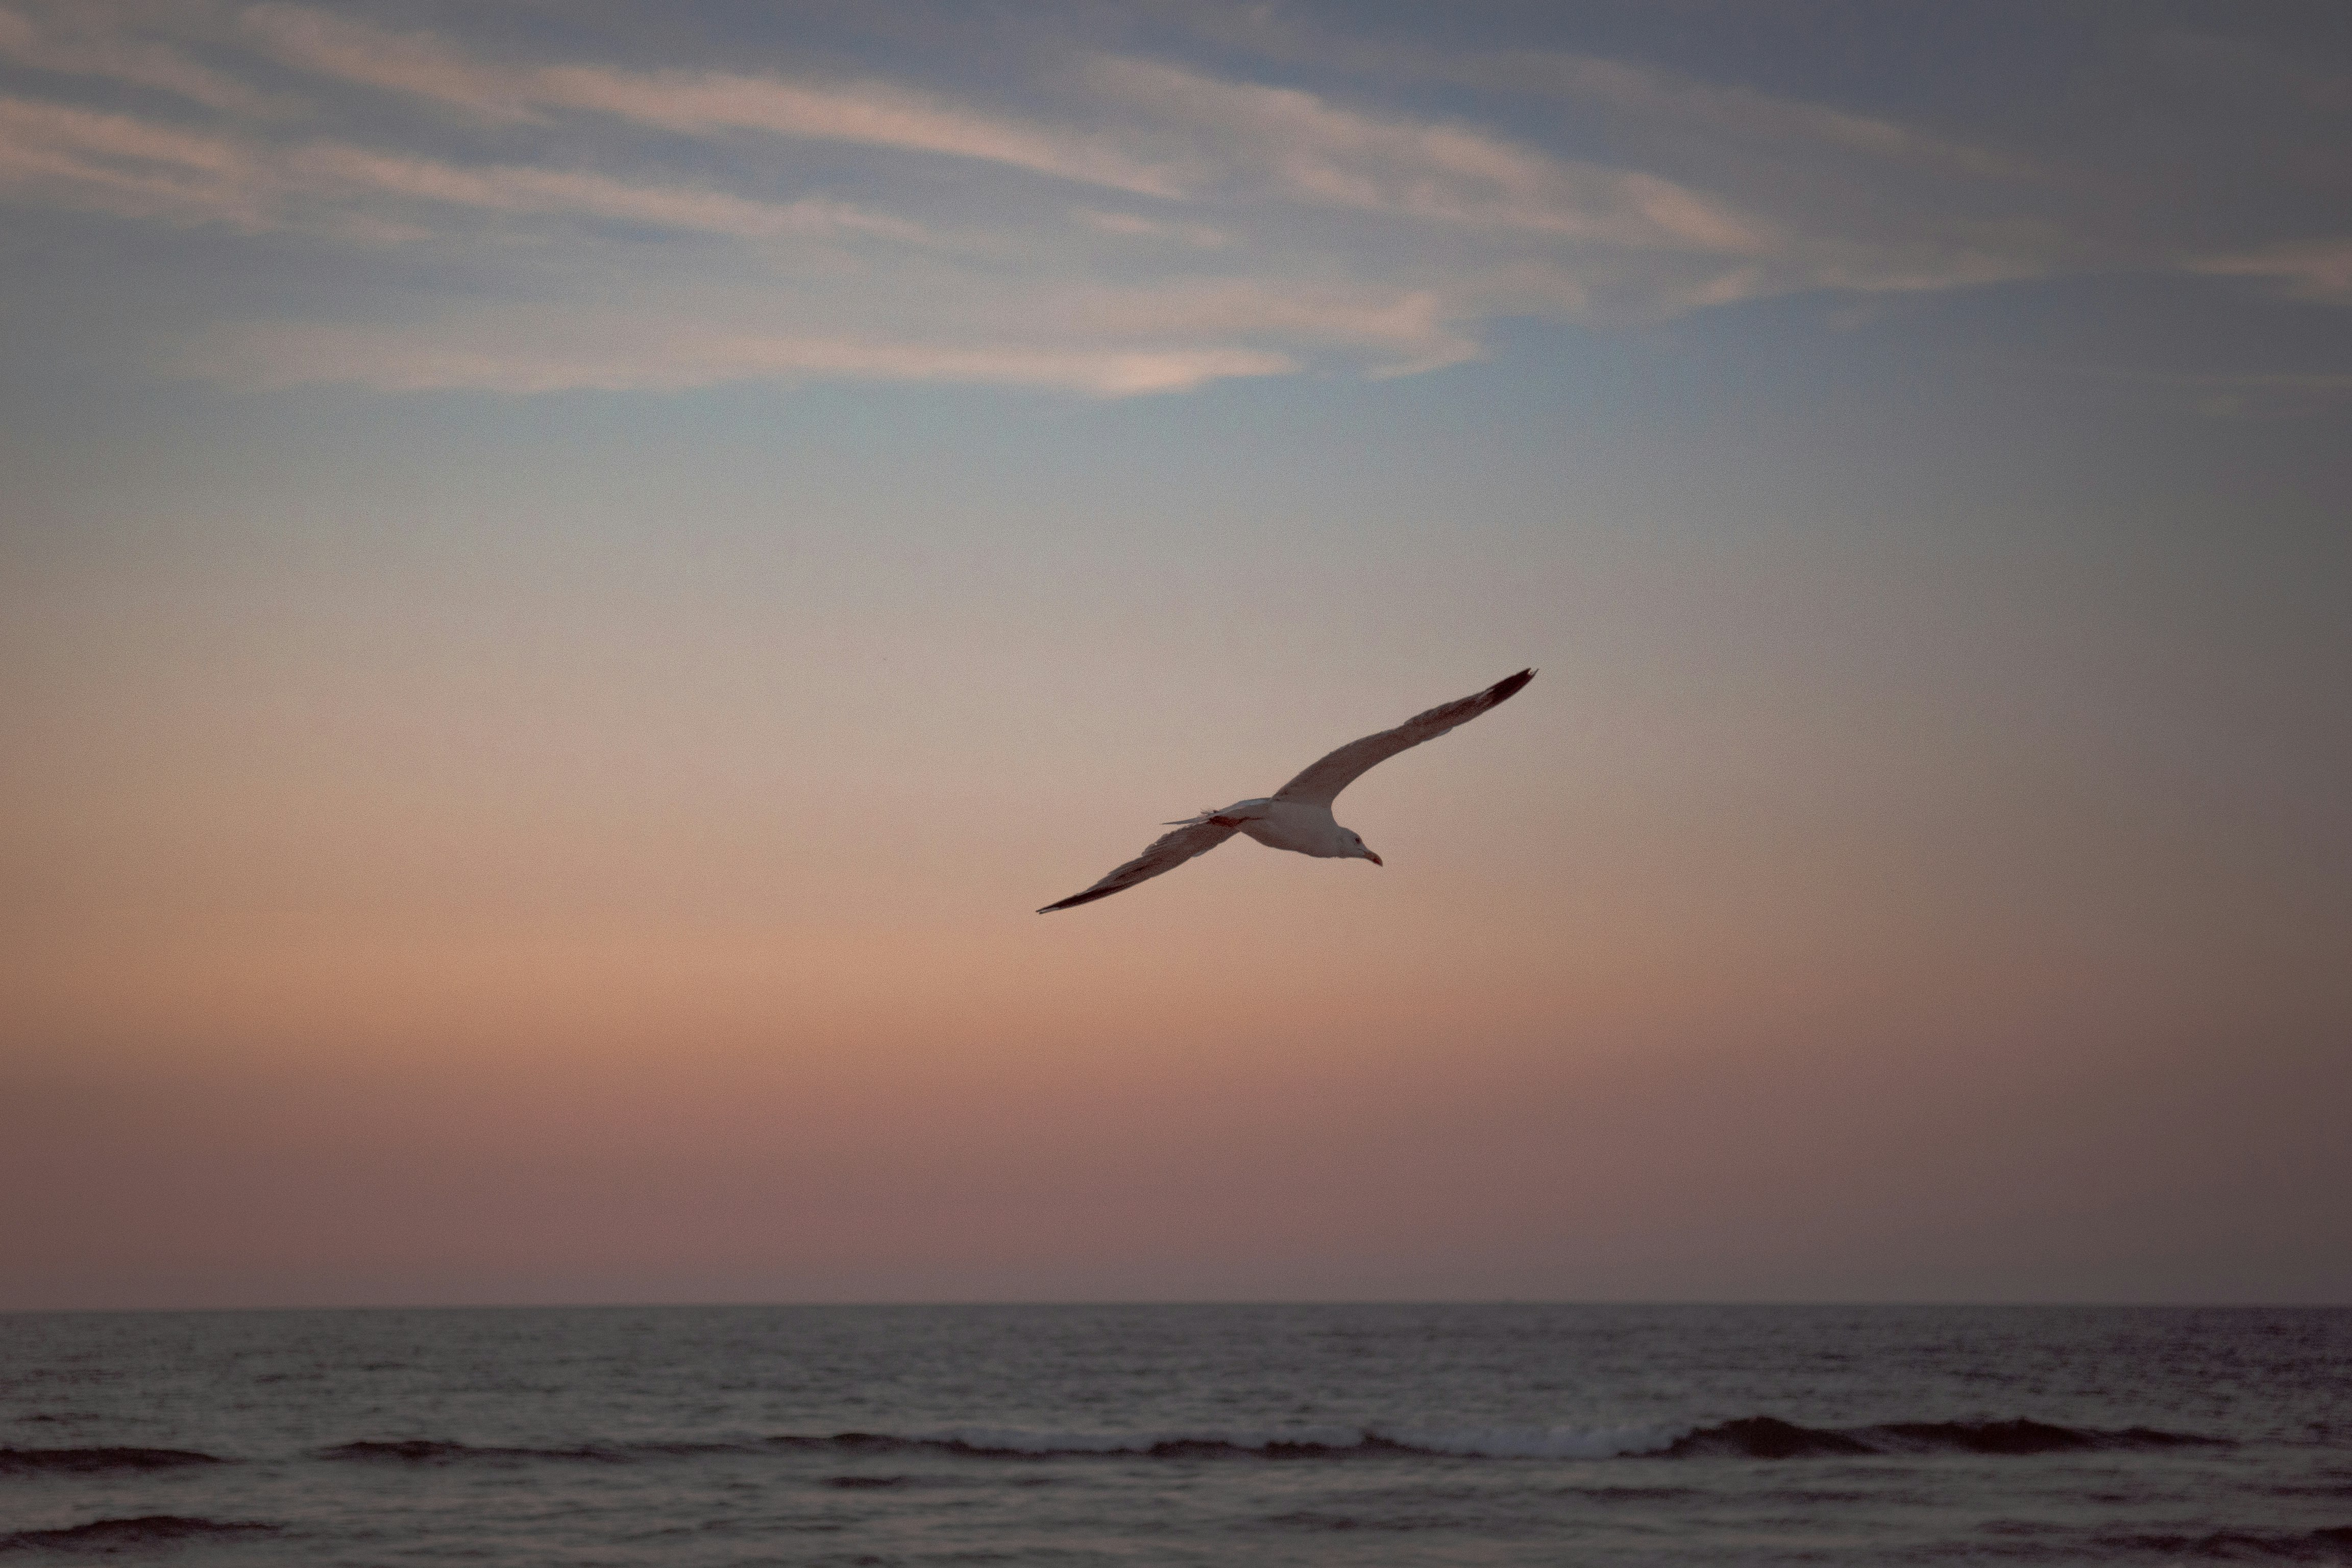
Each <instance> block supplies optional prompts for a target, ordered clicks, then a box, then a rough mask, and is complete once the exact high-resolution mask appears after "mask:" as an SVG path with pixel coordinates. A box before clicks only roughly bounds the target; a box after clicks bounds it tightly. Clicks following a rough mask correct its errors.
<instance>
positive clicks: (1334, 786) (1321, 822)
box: [1037, 669, 1536, 915]
mask: <svg viewBox="0 0 2352 1568" xmlns="http://www.w3.org/2000/svg"><path fill="white" fill-rule="evenodd" d="M1535 678H1536V672H1535V671H1534V670H1532V669H1523V670H1521V671H1519V672H1518V674H1517V675H1514V676H1510V677H1508V678H1507V679H1502V680H1498V681H1496V682H1495V684H1494V685H1492V686H1490V687H1488V688H1486V690H1484V691H1481V692H1479V693H1477V694H1476V695H1475V696H1471V697H1465V698H1463V699H1461V700H1458V701H1454V702H1442V703H1440V704H1438V705H1437V706H1436V707H1434V708H1433V709H1431V710H1429V711H1428V712H1426V713H1417V714H1415V715H1413V716H1412V718H1410V719H1408V720H1406V721H1404V722H1403V723H1402V724H1400V725H1398V726H1397V727H1396V728H1395V729H1393V730H1383V731H1381V732H1380V733H1379V734H1377V735H1367V736H1365V737H1364V738H1363V739H1362V740H1360V741H1350V742H1348V743H1347V744H1346V745H1344V746H1342V747H1340V748H1339V750H1338V751H1336V752H1332V753H1331V754H1330V755H1329V756H1328V757H1325V758H1324V759H1323V760H1322V761H1321V762H1319V763H1315V764H1314V765H1313V766H1312V767H1310V768H1308V769H1307V771H1306V772H1305V773H1300V774H1299V775H1298V776H1297V778H1295V779H1293V780H1291V781H1290V782H1289V783H1288V784H1285V785H1283V786H1282V787H1281V788H1280V789H1278V790H1276V791H1275V792H1274V794H1272V795H1266V796H1262V797H1260V798H1257V799H1253V800H1239V801H1235V802H1234V804H1233V805H1229V806H1227V807H1225V809H1224V810H1223V811H1204V812H1202V814H1201V815H1200V816H1192V817H1187V818H1185V819H1184V820H1183V821H1182V822H1170V823H1163V824H1161V826H1166V827H1173V828H1174V829H1175V830H1176V831H1175V832H1173V833H1163V834H1161V835H1160V837H1159V838H1157V839H1155V840H1153V842H1152V845H1151V847H1150V848H1149V849H1146V850H1145V851H1144V852H1143V853H1142V854H1140V855H1138V856H1137V857H1136V858H1134V859H1132V860H1129V862H1128V863H1127V864H1126V865H1124V866H1121V867H1120V868H1118V869H1117V870H1116V871H1113V872H1112V873H1111V874H1110V875H1108V877H1105V878H1104V879H1102V880H1101V881H1099V882H1097V883H1096V884H1095V885H1094V886H1093V887H1091V888H1088V889H1087V890H1086V891H1085V892H1083V893H1072V894H1071V895H1070V896H1069V897H1068V898H1066V899H1064V900H1062V901H1061V902H1059V903H1056V904H1047V905H1046V906H1045V908H1044V909H1042V910H1038V911H1037V912H1038V913H1039V914H1041V915H1044V914H1051V913H1052V912H1053V911H1054V910H1066V909H1069V908H1071V907H1073V906H1074V905H1077V904H1090V903H1092V902H1094V901H1095V900H1097V899H1108V898H1109V897H1110V896H1111V895H1112V894H1113V893H1123V892H1125V891H1127V889H1129V888H1132V887H1133V886H1135V885H1136V884H1137V883H1138V882H1146V881H1150V879H1152V878H1154V877H1157V876H1158V875H1160V873H1161V872H1162V871H1173V870H1174V869H1175V868H1177V867H1179V866H1181V865H1182V864H1183V863H1184V862H1185V861H1187V860H1190V859H1191V858H1192V857H1193V856H1195V855H1205V854H1207V853H1208V852H1209V851H1210V850H1212V849H1214V848H1215V847H1217V846H1218V845H1220V844H1223V842H1224V841H1225V840H1226V839H1228V838H1231V837H1233V836H1234V834H1236V833H1246V834H1248V835H1249V836H1250V837H1252V838H1255V839H1256V840H1257V841H1258V842H1259V843H1260V844H1263V845H1265V847H1267V848H1269V849H1291V850H1296V851H1297V853H1299V854H1301V855H1314V856H1318V857H1319V858H1323V859H1326V860H1370V862H1371V863H1372V864H1373V865H1375V866H1378V865H1381V864H1382V861H1381V858H1380V857H1379V856H1377V855H1375V854H1373V853H1372V852H1371V851H1370V849H1368V848H1366V847H1364V841H1363V840H1362V839H1361V838H1359V837H1356V835H1355V834H1354V833H1352V832H1350V831H1349V830H1348V829H1347V828H1344V827H1342V826H1339V823H1338V822H1337V821H1336V820H1334V819H1333V817H1332V816H1331V803H1332V802H1333V801H1334V800H1336V799H1338V798H1339V792H1340V791H1341V790H1343V789H1346V788H1347V787H1348V786H1349V784H1354V783H1355V782H1356V781H1357V780H1358V779H1360V778H1361V777H1363V776H1364V774H1365V773H1369V772H1370V771H1371V769H1372V768H1373V767H1374V766H1375V765H1376V764H1378V763H1384V762H1387V761H1388V760H1389V759H1390V758H1391V757H1393V756H1395V755H1396V754H1397V753H1398V752H1402V751H1409V750H1411V749H1412V747H1414V746H1418V745H1420V744H1421V743H1422V742H1423V741H1434V740H1435V739H1437V737H1438V736H1440V735H1443V734H1444V733H1445V732H1446V731H1448V730H1451V729H1453V728H1454V726H1455V725H1457V724H1466V723H1468V722H1469V721H1471V720H1473V719H1475V718H1476V717H1478V715H1479V714H1481V713H1484V712H1485V711H1486V710H1487V709H1489V708H1492V707H1494V706H1495V705H1496V703H1499V702H1505V701H1507V700H1510V699H1511V698H1512V697H1515V696H1517V694H1518V690H1519V688H1521V687H1522V686H1525V685H1526V684H1527V683H1528V681H1530V680H1533V679H1535Z"/></svg>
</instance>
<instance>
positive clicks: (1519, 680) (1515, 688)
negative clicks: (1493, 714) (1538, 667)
mask: <svg viewBox="0 0 2352 1568" xmlns="http://www.w3.org/2000/svg"><path fill="white" fill-rule="evenodd" d="M1535 678H1536V672H1535V671H1534V670H1533V669H1523V670H1521V671H1519V672H1518V674H1517V675H1512V676H1507V677H1505V678H1504V679H1501V680H1498V681H1496V682H1495V684H1494V685H1492V686H1490V687H1488V688H1486V700H1487V701H1488V702H1490V703H1492V702H1501V701H1504V700H1507V699H1509V698H1513V697H1517V695H1518V694H1519V688H1521V687H1523V686H1525V685H1526V684H1527V683H1528V681H1530V680H1533V679H1535Z"/></svg>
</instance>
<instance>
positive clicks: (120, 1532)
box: [0, 1513, 279, 1552]
mask: <svg viewBox="0 0 2352 1568" xmlns="http://www.w3.org/2000/svg"><path fill="white" fill-rule="evenodd" d="M278 1528H279V1527H278V1526H277V1525H274V1524H260V1523H256V1522H254V1521H247V1520H226V1521H224V1520H213V1519H184V1518H182V1517H181V1516H180V1515H178V1514H175V1513H151V1514H146V1515H143V1516H142V1517H141V1518H138V1519H95V1520H92V1521H90V1522H89V1523H88V1524H76V1525H70V1526H68V1527H67V1528H65V1529H63V1530H19V1531H16V1532H14V1533H13V1534H8V1535H0V1552H12V1551H26V1550H31V1549H33V1548H37V1547H48V1548H51V1549H56V1548H60V1547H62V1548H64V1549H66V1550H68V1551H72V1550H76V1549H79V1550H82V1551H89V1552H114V1551H117V1550H119V1549H121V1548H122V1547H125V1546H148V1545H154V1544H157V1543H160V1542H176V1541H195V1540H217V1539H219V1538H221V1537H223V1536H237V1535H274V1534H276V1533H277V1531H278Z"/></svg>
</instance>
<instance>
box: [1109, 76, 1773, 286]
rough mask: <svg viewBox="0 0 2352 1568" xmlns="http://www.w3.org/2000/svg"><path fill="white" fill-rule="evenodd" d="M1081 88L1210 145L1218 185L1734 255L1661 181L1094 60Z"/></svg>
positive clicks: (1736, 238) (1715, 216) (1418, 125)
mask: <svg viewBox="0 0 2352 1568" xmlns="http://www.w3.org/2000/svg"><path fill="white" fill-rule="evenodd" d="M1088 76H1089V79H1090V80H1091V81H1092V83H1093V84H1094V85H1095V86H1097V88H1098V89H1100V90H1101V91H1103V93H1104V94H1105V95H1106V96H1107V97H1108V99H1109V100H1111V101H1112V102H1113V103H1114V104H1115V105H1116V106H1117V107H1118V109H1119V110H1121V111H1122V112H1123V113H1124V114H1127V115H1130V116H1136V117H1139V118H1143V119H1146V120H1149V121H1155V122H1158V123H1160V124H1163V125H1171V126H1174V127H1178V128H1181V130H1182V131H1184V132H1188V133H1190V134H1191V135H1192V136H1193V137H1196V138H1199V139H1201V140H1202V141H1204V142H1208V143H1209V144H1211V145H1214V146H1218V147H1220V148H1221V149H1222V150H1223V153H1224V154H1225V156H1224V158H1223V177H1224V179H1225V181H1226V182H1227V183H1229V184H1234V185H1238V186H1240V187H1242V188H1243V189H1247V188H1248V187H1249V186H1250V185H1251V184H1255V183H1261V182H1262V183H1263V184H1265V185H1266V186H1268V187H1270V188H1271V189H1272V191H1273V192H1274V193H1276V194H1279V195H1285V196H1287V197H1290V198H1292V199H1295V200H1302V201H1307V202H1312V203H1317V204H1320V205H1331V206H1339V207H1350V208H1355V209H1357V210H1360V211H1364V212H1372V213H1382V214H1388V215H1391V216H1403V217H1410V218H1414V219H1419V220H1423V221H1427V222H1434V223H1446V224H1463V225H1469V226H1480V227H1490V228H1504V229H1521V230H1527V231H1529V232H1532V233H1538V234H1545V235H1550V236H1555V237H1561V238H1568V239H1580V240H1591V241H1598V242H1601V243H1606V244H1612V245H1622V246H1631V247H1643V248H1665V249H1697V250H1722V251H1748V250H1754V249H1756V248H1758V247H1759V245H1760V243H1761V241H1760V240H1759V237H1758V236H1757V235H1756V234H1755V232H1754V231H1753V230H1752V229H1751V228H1750V227H1749V226H1748V225H1747V224H1746V223H1745V222H1743V221H1742V220H1741V219H1740V218H1739V217H1738V216H1737V215H1735V214H1733V213H1732V212H1730V211H1729V210H1727V208H1725V207H1724V206H1723V205H1721V204H1719V203H1716V202H1712V201H1709V200H1708V199H1706V197H1704V196H1701V195H1697V194H1696V193H1695V192H1691V191H1687V190H1685V189H1683V188H1682V187H1680V186H1678V185H1675V184H1673V183H1671V182H1669V181H1665V180H1661V179H1656V178H1654V177H1653V176H1650V175H1647V174H1633V173H1626V172H1623V171H1620V170H1612V169H1602V168H1599V167H1596V166H1594V165H1591V164H1588V163H1574V162H1570V161H1568V160H1564V159H1559V158H1554V157H1550V156H1549V155H1547V154H1545V153H1540V152H1538V151H1536V150H1534V149H1532V148H1528V147H1523V146H1519V145H1516V144H1514V143H1512V142H1507V141H1506V140H1504V139H1503V138H1500V137H1497V136H1493V135H1489V134H1487V133H1486V132H1480V131H1477V130H1475V129H1473V128H1470V127H1465V126H1460V125H1450V124H1444V123H1441V122H1434V121H1417V120H1411V119H1404V118H1390V117H1381V116H1377V115H1371V114H1365V113H1362V112H1360V111H1357V110H1350V109H1347V108H1343V107H1340V106H1339V105H1335V104H1332V103H1330V102H1328V101H1327V100H1324V99H1322V98H1320V97H1318V96H1317V95H1316V94H1313V93H1310V92H1306V91H1302V90H1300V89H1296V88H1285V87H1268V86H1264V85H1260V84H1257V83H1251V82H1233V81H1225V80H1221V79H1217V78H1213V77H1209V76H1204V75H1202V74H1201V73H1199V72H1196V71H1191V70H1186V69H1182V68H1179V67H1175V66H1169V65H1163V64H1159V63H1155V62H1152V61H1148V60H1136V59H1120V58H1104V59H1099V60H1097V61H1095V62H1094V63H1093V64H1092V65H1091V66H1090V68H1089V69H1088Z"/></svg>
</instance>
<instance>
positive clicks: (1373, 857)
mask: <svg viewBox="0 0 2352 1568" xmlns="http://www.w3.org/2000/svg"><path fill="white" fill-rule="evenodd" d="M1364 858H1365V859H1367V860H1370V862H1371V863H1372V864H1373V865H1375V866H1385V865H1387V864H1388V862H1387V861H1385V860H1383V859H1381V858H1380V857H1379V856H1377V855H1375V854H1373V853H1372V852H1371V851H1370V850H1369V849H1367V850H1365V851H1364Z"/></svg>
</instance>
